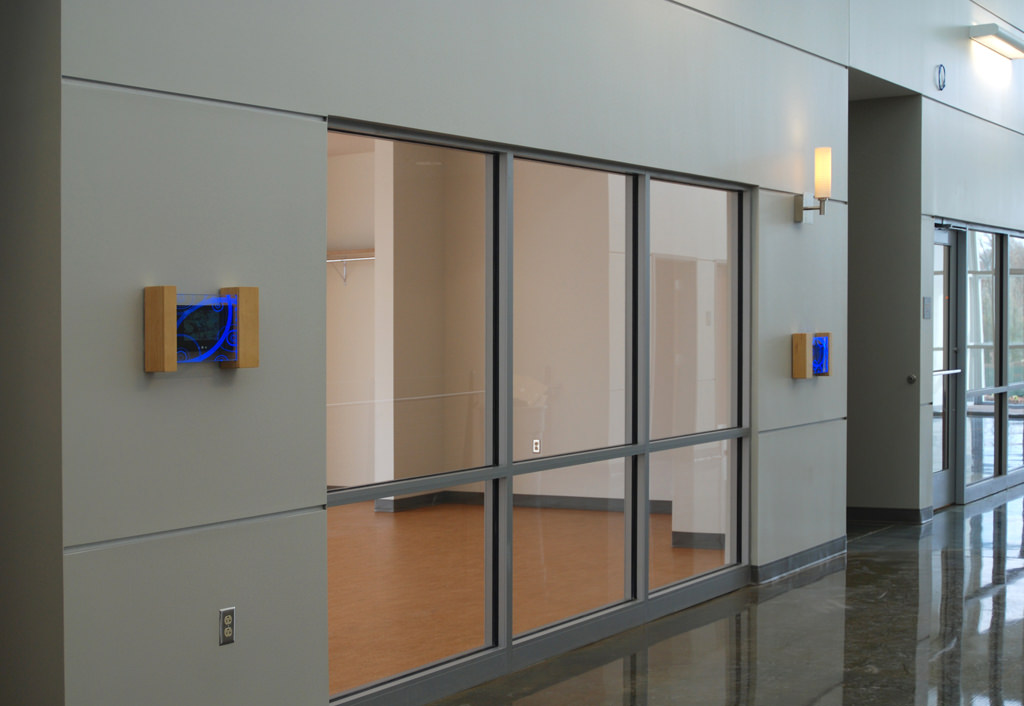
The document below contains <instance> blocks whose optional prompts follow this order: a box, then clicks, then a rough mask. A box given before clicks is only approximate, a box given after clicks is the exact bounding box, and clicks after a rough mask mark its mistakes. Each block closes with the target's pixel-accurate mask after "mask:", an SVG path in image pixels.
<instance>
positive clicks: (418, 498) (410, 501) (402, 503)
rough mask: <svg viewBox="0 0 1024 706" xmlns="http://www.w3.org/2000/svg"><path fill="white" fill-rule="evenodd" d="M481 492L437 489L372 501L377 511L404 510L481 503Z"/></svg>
mask: <svg viewBox="0 0 1024 706" xmlns="http://www.w3.org/2000/svg"><path fill="white" fill-rule="evenodd" d="M483 504H484V494H483V493H470V492H466V491H463V490H439V491H437V492H435V493H422V494H420V495H406V496H403V497H398V498H378V499H377V500H374V501H373V509H374V510H376V511H377V512H405V511H406V510H418V509H419V508H422V507H430V506H432V505H483Z"/></svg>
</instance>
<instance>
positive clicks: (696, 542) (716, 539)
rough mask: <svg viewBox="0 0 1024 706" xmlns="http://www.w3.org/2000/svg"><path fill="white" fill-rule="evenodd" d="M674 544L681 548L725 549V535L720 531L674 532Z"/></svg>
mask: <svg viewBox="0 0 1024 706" xmlns="http://www.w3.org/2000/svg"><path fill="white" fill-rule="evenodd" d="M672 546H673V547H677V548H681V549H719V550H722V549H725V535H724V534H722V533H719V532H676V531H674V530H673V532H672Z"/></svg>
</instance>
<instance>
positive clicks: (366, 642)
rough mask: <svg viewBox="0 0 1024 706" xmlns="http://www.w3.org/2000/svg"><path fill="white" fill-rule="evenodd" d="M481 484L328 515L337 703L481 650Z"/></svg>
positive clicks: (333, 678) (483, 532)
mask: <svg viewBox="0 0 1024 706" xmlns="http://www.w3.org/2000/svg"><path fill="white" fill-rule="evenodd" d="M483 499H484V487H483V484H476V485H470V486H460V487H457V488H449V489H445V490H442V491H438V492H433V493H426V494H422V495H416V496H405V497H400V498H386V499H382V500H377V501H376V502H374V501H368V502H361V503H353V504H350V505H340V506H337V507H332V508H329V509H328V510H327V577H328V583H327V589H328V606H327V607H328V615H329V633H328V645H329V659H330V689H331V693H332V694H335V693H338V692H341V691H347V690H349V689H353V688H355V687H358V686H362V685H364V684H367V683H370V682H373V681H376V680H379V679H383V678H385V677H390V676H393V675H395V674H399V673H401V672H405V671H408V670H410V669H415V668H417V667H421V666H423V665H426V664H430V663H432V662H436V661H438V660H442V659H445V658H448V657H452V656H454V655H458V654H461V653H464V652H467V651H469V650H474V649H478V648H481V647H483V646H484V644H485V640H486V633H485V624H486V621H485V601H486V594H485V590H486V589H485V575H486V573H485V568H484V566H485V551H486V550H485V543H484V542H485V537H486V535H487V528H486V526H485V522H484V505H483Z"/></svg>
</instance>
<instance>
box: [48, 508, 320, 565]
mask: <svg viewBox="0 0 1024 706" xmlns="http://www.w3.org/2000/svg"><path fill="white" fill-rule="evenodd" d="M326 509H327V508H326V506H325V505H311V506H309V507H304V508H298V509H295V510H285V511H282V512H271V513H266V514H262V515H253V516H251V517H239V518H235V519H232V520H223V521H220V522H211V523H208V524H203V525H195V526H191V527H181V528H177V529H171V530H161V531H159V532H147V533H144V534H138V535H132V536H129V537H118V538H116V539H105V540H101V541H98V542H85V543H83V544H72V545H68V546H65V547H64V556H73V555H75V554H82V553H85V552H90V551H96V550H99V549H110V548H113V547H118V546H123V545H128V544H138V543H140V542H148V541H152V540H157V539H165V538H170V537H180V536H183V535H189V534H198V533H200V532H206V531H208V530H217V529H225V528H228V527H237V526H241V525H248V524H254V523H257V522H263V521H266V520H284V519H291V518H296V517H303V516H306V515H314V514H317V513H320V512H326Z"/></svg>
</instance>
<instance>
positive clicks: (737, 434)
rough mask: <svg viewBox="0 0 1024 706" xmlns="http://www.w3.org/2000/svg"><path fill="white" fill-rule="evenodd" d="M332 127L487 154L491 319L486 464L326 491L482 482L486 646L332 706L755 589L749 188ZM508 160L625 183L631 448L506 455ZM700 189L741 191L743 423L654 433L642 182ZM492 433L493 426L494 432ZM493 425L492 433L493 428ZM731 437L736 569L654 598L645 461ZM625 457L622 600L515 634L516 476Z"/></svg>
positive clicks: (374, 493)
mask: <svg viewBox="0 0 1024 706" xmlns="http://www.w3.org/2000/svg"><path fill="white" fill-rule="evenodd" d="M327 129H328V130H329V131H331V132H345V133H349V134H357V135H362V136H367V137H376V138H379V139H385V140H394V141H406V142H415V143H421V144H429V145H433V146H437V147H448V148H454V149H464V150H471V151H474V152H478V153H483V154H485V155H489V157H490V159H489V162H490V169H489V176H488V179H489V184H488V186H487V193H488V200H489V201H488V209H489V214H490V219H491V222H490V223H489V228H490V231H491V232H490V233H488V238H487V240H488V244H487V268H488V273H487V289H488V291H487V297H488V299H487V302H486V306H487V311H488V321H487V324H486V327H487V328H486V335H487V344H486V346H487V356H488V362H487V365H488V366H489V369H488V375H487V379H488V386H487V388H488V389H487V394H486V399H487V400H488V403H487V409H488V415H489V416H488V419H487V420H486V423H485V427H486V429H487V432H486V438H485V448H487V449H488V453H489V458H488V461H489V462H490V464H491V465H487V466H483V467H479V468H471V469H464V470H457V471H450V472H446V473H439V474H435V475H429V476H421V477H417V478H408V479H400V480H392V481H386V482H382V483H375V484H370V485H363V486H358V487H352V488H344V489H338V490H332V491H330V492H328V494H327V503H326V506H327V507H328V508H330V507H335V506H339V505H347V504H350V503H355V502H363V501H368V500H375V499H378V498H381V497H387V496H392V495H402V494H413V493H423V492H430V491H436V490H441V489H444V488H448V487H452V486H455V485H461V484H466V483H475V482H484V483H485V487H486V491H485V522H486V529H485V532H486V535H487V538H486V542H485V546H486V553H487V556H486V567H487V569H486V572H487V573H486V577H485V590H486V596H487V598H486V600H487V608H486V613H485V620H486V621H487V626H486V633H485V634H486V638H485V640H486V644H487V646H485V647H484V648H483V649H481V650H479V651H476V652H473V653H470V654H466V655H459V656H453V657H452V658H450V659H446V660H443V661H441V662H437V663H434V664H430V665H426V666H424V667H423V668H420V669H416V670H413V671H411V672H408V673H405V674H399V675H395V676H394V677H391V678H388V679H385V680H381V681H380V682H376V683H373V684H369V685H364V686H360V687H357V688H355V689H353V690H351V691H347V692H343V693H341V694H336V695H332V696H331V697H330V703H331V704H346V705H347V704H359V705H363V704H390V703H395V702H396V701H406V700H412V701H429V700H432V699H436V698H440V697H442V696H445V695H447V694H450V693H453V692H454V691H458V690H459V689H462V688H466V687H469V686H471V685H474V684H477V683H480V682H483V681H485V680H487V679H491V678H495V677H498V676H501V675H503V674H506V673H509V672H511V671H515V670H518V669H521V668H523V667H525V666H528V665H530V664H533V663H535V662H538V661H540V660H543V659H546V658H548V657H551V656H554V655H557V654H561V653H564V652H566V651H568V650H571V649H573V648H575V647H579V646H582V645H585V644H588V643H591V642H594V641H596V640H599V639H602V638H605V637H608V636H610V635H613V634H615V633H618V632H621V631H623V630H626V629H628V628H631V627H636V626H638V625H641V624H643V623H646V622H649V621H651V620H653V619H655V618H658V617H662V616H664V615H667V614H669V613H672V612H675V611H678V610H682V609H683V608H687V607H690V606H692V605H696V604H697V603H700V602H703V601H706V600H708V599H710V598H713V597H715V596H718V595H722V594H724V593H727V592H729V591H732V590H735V589H737V588H741V587H743V586H746V585H749V583H750V566H749V536H748V535H749V531H750V520H749V517H747V515H748V514H749V513H748V511H747V508H748V507H749V473H750V470H749V469H750V439H751V430H750V427H751V405H750V390H749V389H748V388H749V376H750V371H751V350H750V335H751V317H750V308H751V302H750V301H748V300H749V297H750V291H751V289H752V287H753V282H752V281H751V278H752V270H751V260H752V258H751V257H750V248H751V241H752V235H751V223H752V217H751V216H752V209H753V203H754V199H755V191H754V190H753V189H751V188H750V187H749V186H747V185H743V184H736V183H730V182H724V181H719V180H709V179H705V178H700V177H696V176H694V175H686V174H680V173H675V172H668V171H664V170H658V169H651V168H647V167H643V166H639V165H633V164H625V163H621V162H613V161H607V160H600V159H590V158H583V157H580V156H578V155H571V154H565V153H558V152H552V151H546V150H537V149H531V148H527V147H522V146H513V145H507V144H499V143H493V142H485V141H481V140H474V139H468V138H462V137H456V136H451V135H445V134H440V133H434V132H428V131H421V130H410V129H407V128H401V127H396V126H389V125H381V124H377V123H370V122H365V121H358V120H349V119H343V118H337V117H331V118H328V120H327ZM516 159H529V160H534V161H543V162H550V163H553V164H558V165H564V166H570V167H580V168H586V169H598V170H603V171H609V172H614V173H619V174H623V175H624V176H626V178H627V189H628V190H629V193H628V194H627V196H628V199H627V223H628V224H629V225H630V226H631V233H629V234H628V237H627V241H626V242H627V255H626V291H625V293H624V294H625V296H626V312H627V313H626V332H627V335H628V336H629V337H630V340H629V341H628V342H627V350H626V366H627V370H626V383H627V398H626V409H625V412H626V414H627V415H628V419H627V434H626V438H627V443H625V444H622V445H618V446H612V447H605V448H599V449H591V450H583V451H578V452H574V453H568V454H561V455H556V456H545V457H541V458H535V459H534V458H531V459H524V460H520V461H514V460H513V453H512V440H513V419H512V416H513V415H512V404H511V399H510V395H511V390H512V376H513V342H512V321H513V300H514V296H513V294H514V293H513V271H512V267H513V261H514V260H513V252H514V251H513V238H514V224H513V203H514V201H513V199H514V193H513V176H514V162H515V160H516ZM652 178H655V179H659V180H664V181H671V182H677V183H681V184H686V185H693V186H703V187H710V188H715V189H720V190H723V191H729V192H733V193H735V194H736V196H737V202H738V203H737V208H738V213H737V233H736V234H735V236H733V237H736V238H737V242H736V243H735V246H736V259H737V262H736V265H735V267H736V279H737V283H736V287H737V291H736V311H735V315H736V321H735V322H734V325H735V327H736V331H735V344H734V345H735V349H734V355H735V356H736V378H737V379H736V385H737V390H736V395H737V403H738V409H737V412H738V413H737V417H736V419H735V421H736V423H737V425H736V426H735V427H730V428H728V429H722V430H715V431H709V432H703V433H696V434H690V435H685V436H677V437H671V438H665V439H657V440H653V441H652V440H651V439H650V419H649V391H650V346H649V342H650V297H649V292H650V275H651V273H650V228H649V220H648V219H649V210H650V182H651V179H652ZM492 430H493V431H492ZM494 432H496V433H494ZM727 440H733V441H734V442H735V449H736V451H735V455H736V464H735V470H734V474H735V487H734V498H733V503H734V507H735V508H736V517H735V523H734V531H735V532H736V549H735V552H736V556H735V557H734V558H733V559H734V562H735V563H730V564H729V565H727V566H725V567H723V568H721V569H719V570H717V571H713V572H709V573H707V574H702V575H700V576H696V577H693V578H692V579H689V580H687V581H684V582H681V583H679V584H673V585H671V586H667V587H661V588H659V589H658V591H656V592H655V593H654V594H653V595H652V594H651V592H650V590H649V582H648V566H649V562H648V557H649V555H648V551H649V536H648V529H649V507H648V503H647V499H648V497H649V484H650V479H649V472H648V471H649V468H648V466H649V464H648V459H649V457H650V454H652V453H657V452H659V451H667V450H671V449H677V448H684V447H688V446H696V445H700V444H706V443H711V442H716V441H727ZM614 459H622V460H624V462H625V463H626V471H627V473H626V487H625V488H624V497H625V503H624V511H625V517H624V520H625V522H624V525H625V532H626V542H625V552H624V555H625V556H624V561H625V571H624V576H625V581H624V586H623V596H624V599H623V601H622V602H620V603H616V604H614V605H611V606H607V607H605V608H602V609H599V610H596V611H593V612H590V613H587V614H584V615H579V616H574V617H572V618H570V619H568V620H565V621H562V622H558V623H555V624H552V625H550V626H545V627H544V628H541V629H539V630H535V631H531V632H529V633H526V634H524V635H519V636H516V635H514V634H513V628H512V591H511V586H512V571H513V567H512V532H513V526H512V504H513V496H512V484H513V480H514V478H515V477H516V476H519V475H524V474H528V473H536V472H539V471H545V470H553V469H560V468H568V467H572V466H578V465H582V464H588V463H594V462H599V461H607V460H614Z"/></svg>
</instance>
